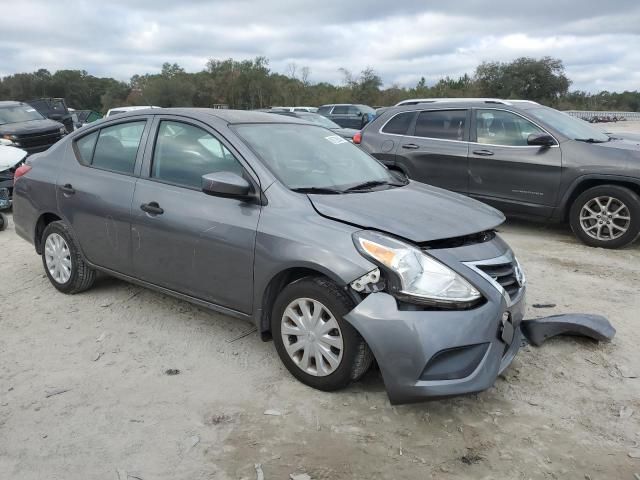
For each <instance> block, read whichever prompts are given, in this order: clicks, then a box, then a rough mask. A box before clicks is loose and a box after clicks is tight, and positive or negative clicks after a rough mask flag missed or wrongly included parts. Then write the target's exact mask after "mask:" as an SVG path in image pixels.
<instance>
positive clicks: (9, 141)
mask: <svg viewBox="0 0 640 480" xmlns="http://www.w3.org/2000/svg"><path fill="white" fill-rule="evenodd" d="M15 139H16V137H15V135H3V136H2V137H0V145H4V146H6V147H12V146H14V145H15V144H16V142H15Z"/></svg>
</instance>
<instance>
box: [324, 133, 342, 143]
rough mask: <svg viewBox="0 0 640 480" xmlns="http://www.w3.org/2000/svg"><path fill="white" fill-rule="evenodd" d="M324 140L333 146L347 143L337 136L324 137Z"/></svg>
mask: <svg viewBox="0 0 640 480" xmlns="http://www.w3.org/2000/svg"><path fill="white" fill-rule="evenodd" d="M324 138H326V139H327V140H329V141H330V142H331V143H333V144H334V145H339V144H341V143H347V141H346V140H345V139H344V138H342V137H339V136H338V135H329V136H328V137H324Z"/></svg>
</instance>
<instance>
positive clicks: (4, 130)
mask: <svg viewBox="0 0 640 480" xmlns="http://www.w3.org/2000/svg"><path fill="white" fill-rule="evenodd" d="M62 127H64V125H62V124H61V123H60V122H55V121H53V120H49V119H48V118H45V119H43V120H31V121H29V122H19V123H5V124H4V125H0V133H1V134H3V135H24V134H25V133H38V132H43V131H46V130H53V129H54V128H62Z"/></svg>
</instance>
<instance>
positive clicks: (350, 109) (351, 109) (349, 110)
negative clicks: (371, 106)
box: [347, 106, 360, 115]
mask: <svg viewBox="0 0 640 480" xmlns="http://www.w3.org/2000/svg"><path fill="white" fill-rule="evenodd" d="M347 113H348V114H349V115H358V114H359V113H360V109H359V108H358V107H354V106H350V107H347Z"/></svg>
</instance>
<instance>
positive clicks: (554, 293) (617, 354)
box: [0, 221, 640, 480]
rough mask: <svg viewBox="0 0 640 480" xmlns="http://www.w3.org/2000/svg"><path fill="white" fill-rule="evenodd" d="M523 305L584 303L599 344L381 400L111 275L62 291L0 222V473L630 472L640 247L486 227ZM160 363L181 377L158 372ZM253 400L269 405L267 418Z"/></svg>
mask: <svg viewBox="0 0 640 480" xmlns="http://www.w3.org/2000/svg"><path fill="white" fill-rule="evenodd" d="M500 230H501V232H502V234H503V236H504V238H505V239H506V240H507V241H508V242H509V243H510V244H511V246H512V247H513V248H514V250H515V251H516V253H517V254H518V256H519V259H520V261H521V263H522V265H523V267H524V269H525V271H526V274H527V277H528V288H529V291H528V303H529V305H532V304H535V303H545V304H548V303H553V304H556V306H555V307H553V308H546V309H539V308H537V309H536V308H533V307H531V306H530V307H529V309H528V317H529V318H531V317H535V316H543V315H549V314H554V313H568V312H588V313H597V314H603V315H606V316H607V317H608V318H609V319H610V320H611V322H612V323H613V324H614V326H615V327H616V329H617V335H616V338H615V339H614V341H613V342H612V343H610V344H596V343H594V342H591V341H588V340H583V339H574V338H569V337H564V338H558V339H552V340H550V341H548V342H547V343H545V344H544V345H543V346H542V347H540V348H534V347H528V346H527V347H525V348H523V349H522V350H521V352H520V354H519V355H518V357H517V358H516V360H515V362H514V364H513V365H512V366H511V367H510V368H509V369H508V370H507V371H506V372H505V374H504V375H503V376H502V377H501V378H499V379H498V381H497V382H496V385H495V387H494V388H491V389H490V390H488V391H486V392H483V393H480V394H477V395H471V396H468V397H462V398H455V399H450V400H443V401H437V402H430V403H423V404H416V405H404V406H391V405H390V404H389V401H388V399H387V396H386V394H385V392H384V387H383V384H382V380H381V378H380V374H379V372H377V371H371V372H369V374H367V376H366V377H365V378H364V380H363V381H361V382H359V383H358V384H355V385H353V386H352V387H350V388H349V389H347V390H346V391H342V392H337V393H323V392H318V391H314V390H312V389H310V388H308V387H305V386H304V385H302V384H300V383H298V382H297V381H296V380H295V379H293V378H292V377H291V376H290V375H289V373H288V372H287V371H286V370H285V368H284V367H283V366H282V365H281V363H280V360H279V359H278V357H277V355H276V353H275V349H274V347H273V344H272V343H263V342H262V341H261V340H260V339H259V337H258V335H257V334H256V333H252V334H250V335H248V336H246V337H244V338H240V339H237V340H234V339H235V338H237V337H238V336H239V335H240V334H242V333H243V332H246V331H248V330H250V328H251V325H249V324H248V323H245V322H242V321H238V320H234V319H232V318H229V317H226V316H224V315H220V314H216V313H211V312H209V311H205V310H201V309H199V308H197V307H195V306H192V305H190V304H187V303H184V302H181V301H178V300H175V299H173V298H170V297H166V296H163V295H161V294H158V293H155V292H152V291H149V290H146V289H142V288H140V287H137V286H133V285H130V284H127V283H124V282H121V281H118V280H114V279H110V278H107V277H104V278H101V279H100V280H99V281H98V282H97V284H96V286H95V287H94V288H93V289H92V290H90V291H88V292H86V293H83V294H80V295H76V296H65V295H63V294H60V293H58V292H57V291H56V290H55V289H54V288H53V287H52V286H51V285H50V284H49V281H48V280H47V278H46V277H45V275H44V272H43V268H42V263H41V260H40V258H39V257H38V256H36V254H35V253H34V251H33V248H32V246H31V245H29V244H27V243H26V242H24V241H23V240H21V239H20V238H18V237H17V235H16V234H15V232H14V231H13V225H12V224H11V225H10V226H9V229H8V230H7V231H5V232H0V251H1V252H2V253H3V255H2V258H3V260H2V262H1V263H0V478H2V479H5V478H6V479H12V480H13V479H20V480H31V479H34V480H35V479H38V480H40V479H44V478H46V479H48V480H54V479H55V480H57V479H59V480H63V479H64V480H69V479H83V480H87V479H100V480H103V479H113V480H126V479H127V478H129V479H134V480H135V479H141V480H151V479H191V480H197V479H251V480H253V479H260V478H261V477H260V476H259V473H260V472H257V471H256V467H255V465H256V464H261V467H260V471H261V473H263V474H264V479H265V480H272V479H283V480H284V479H289V475H290V474H301V473H308V474H309V476H310V477H311V478H312V479H314V480H320V479H327V480H329V479H331V480H335V479H367V480H369V479H405V478H407V479H424V478H437V479H454V478H455V479H458V478H461V479H523V480H524V479H580V480H584V479H591V480H597V479H629V480H637V479H638V478H640V458H639V457H640V378H637V377H638V376H640V350H639V349H638V345H640V324H639V322H640V318H639V312H640V295H639V285H640V283H639V282H640V269H639V268H638V267H639V266H640V243H637V244H636V245H635V246H632V247H630V248H627V249H624V250H619V251H607V250H601V249H592V248H588V247H585V246H583V245H581V244H579V243H577V241H576V240H575V239H574V238H573V236H572V235H571V233H570V232H569V231H568V229H567V228H565V227H558V226H555V227H550V226H543V225H537V224H532V223H525V222H516V221H509V222H507V224H505V225H504V226H503V227H501V228H500ZM169 369H178V370H179V373H178V374H175V375H168V374H167V373H166V371H167V370H169ZM265 412H267V413H270V414H265Z"/></svg>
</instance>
